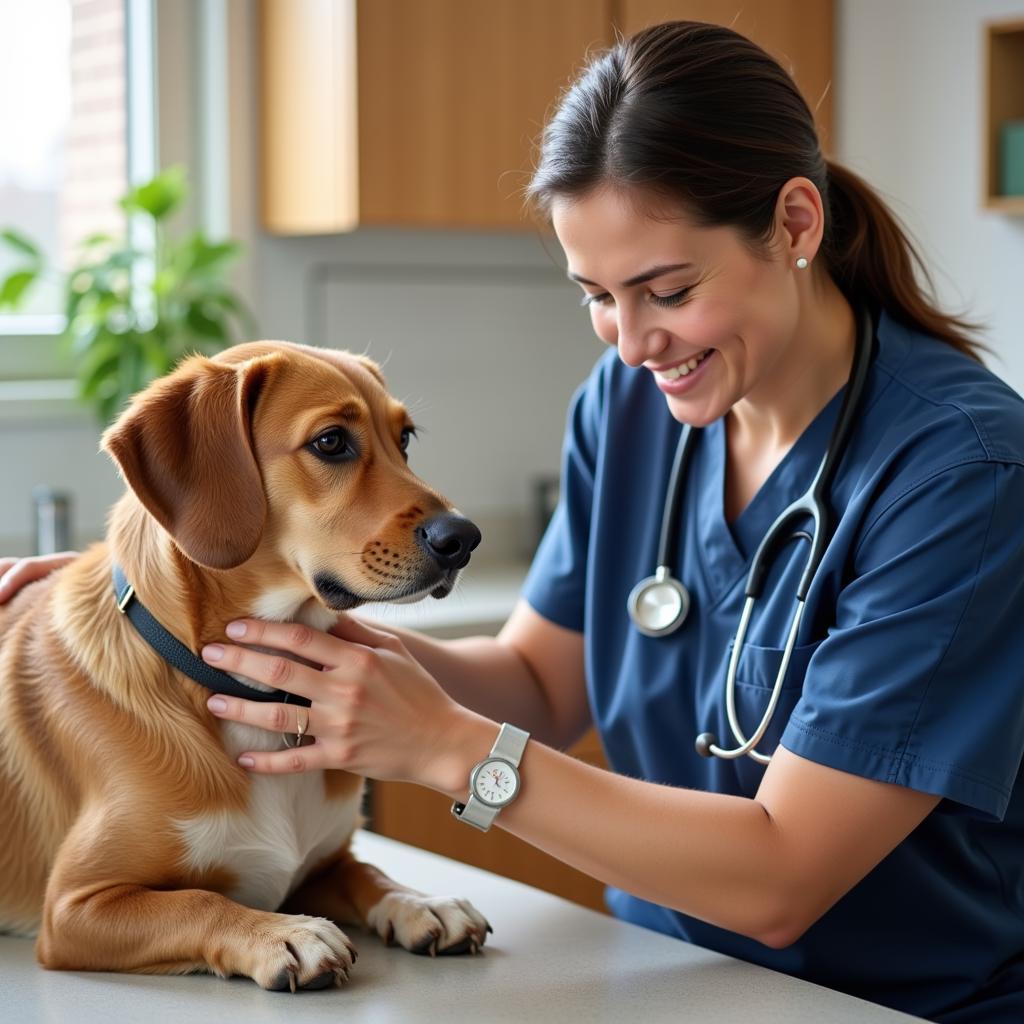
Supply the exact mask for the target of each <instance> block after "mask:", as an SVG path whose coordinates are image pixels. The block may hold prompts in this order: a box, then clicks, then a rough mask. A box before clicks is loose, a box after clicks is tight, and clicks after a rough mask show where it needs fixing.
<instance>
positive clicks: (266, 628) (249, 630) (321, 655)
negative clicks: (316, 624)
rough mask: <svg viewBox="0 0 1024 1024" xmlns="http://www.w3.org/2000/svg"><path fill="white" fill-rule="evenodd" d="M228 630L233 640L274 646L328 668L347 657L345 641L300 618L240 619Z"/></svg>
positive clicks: (232, 623) (259, 645)
mask: <svg viewBox="0 0 1024 1024" xmlns="http://www.w3.org/2000/svg"><path fill="white" fill-rule="evenodd" d="M225 632H226V633H227V635H228V636H229V637H230V638H231V639H232V640H238V641H239V642H240V643H243V644H247V645H251V646H253V647H273V648H275V649H277V650H281V651H287V652H288V653H289V654H295V655H298V656H299V657H300V658H303V659H305V660H306V661H311V662H315V663H316V664H317V665H324V666H325V667H328V668H333V667H334V666H335V665H337V664H338V662H339V660H340V659H341V658H342V657H344V650H343V647H342V645H341V644H339V643H337V642H336V641H335V639H334V638H333V637H332V636H330V634H328V633H321V632H320V630H318V629H313V628H311V627H310V626H306V625H304V624H303V623H301V622H267V621H266V620H264V619H239V620H238V621H236V622H229V623H228V625H227V628H226V630H225ZM218 667H220V666H218ZM240 671H241V670H240ZM252 678H256V677H255V676H254V677H252ZM260 681H261V682H263V680H260Z"/></svg>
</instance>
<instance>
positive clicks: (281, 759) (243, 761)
mask: <svg viewBox="0 0 1024 1024" xmlns="http://www.w3.org/2000/svg"><path fill="white" fill-rule="evenodd" d="M238 763H239V764H240V765H241V766H242V767H243V768H245V769H247V770H248V771H250V772H261V773H263V774H267V775H295V774H296V773H297V772H312V771H316V770H317V769H325V768H338V767H339V765H338V764H336V763H335V761H333V760H332V759H331V757H330V755H329V754H328V753H327V750H326V749H325V748H324V747H323V746H322V745H321V744H319V743H314V744H312V745H311V746H308V747H296V748H295V749H294V750H275V751H273V752H272V753H269V754H268V753H264V752H260V751H257V752H254V753H252V754H242V756H241V757H240V758H239V759H238Z"/></svg>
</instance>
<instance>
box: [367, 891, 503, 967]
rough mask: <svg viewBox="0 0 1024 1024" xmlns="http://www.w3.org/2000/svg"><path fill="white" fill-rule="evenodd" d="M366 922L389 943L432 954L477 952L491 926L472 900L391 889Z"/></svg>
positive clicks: (371, 911) (373, 908) (415, 951)
mask: <svg viewBox="0 0 1024 1024" xmlns="http://www.w3.org/2000/svg"><path fill="white" fill-rule="evenodd" d="M366 923H367V925H368V926H369V927H370V928H372V929H373V930H374V931H375V932H376V933H377V934H378V935H379V936H380V937H381V938H382V939H383V940H384V941H385V942H386V943H387V944H388V945H389V946H390V945H392V944H394V943H398V945H400V946H404V947H405V948H406V949H408V950H410V951H411V952H413V953H421V954H429V955H430V956H437V955H438V954H439V953H440V954H442V955H452V954H455V953H476V952H478V951H479V950H480V948H481V947H482V946H483V944H484V942H486V941H487V933H488V932H489V931H492V928H491V926H490V925H489V924H488V923H487V921H486V919H485V918H484V917H483V916H482V915H481V914H480V912H479V911H478V910H477V909H476V907H474V906H473V904H472V903H470V902H469V900H456V899H443V898H441V897H437V896H423V895H421V894H419V893H414V892H391V893H388V894H387V895H386V896H385V897H384V898H383V899H382V900H381V901H380V902H379V903H377V904H376V905H375V906H373V907H372V908H371V909H370V912H369V913H368V914H367V915H366Z"/></svg>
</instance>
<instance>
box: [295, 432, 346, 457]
mask: <svg viewBox="0 0 1024 1024" xmlns="http://www.w3.org/2000/svg"><path fill="white" fill-rule="evenodd" d="M307 447H308V448H309V449H310V450H311V451H312V452H313V454H314V455H318V456H319V457H320V458H322V459H326V460H327V461H329V462H342V461H344V460H346V459H352V458H355V456H356V454H357V453H356V450H355V448H354V447H353V446H352V442H351V441H350V440H349V438H348V435H347V434H346V433H345V432H344V431H343V430H337V429H333V430H325V431H324V432H323V433H322V434H321V435H320V436H319V437H316V438H314V439H313V440H312V441H310V442H309V444H308V446H307Z"/></svg>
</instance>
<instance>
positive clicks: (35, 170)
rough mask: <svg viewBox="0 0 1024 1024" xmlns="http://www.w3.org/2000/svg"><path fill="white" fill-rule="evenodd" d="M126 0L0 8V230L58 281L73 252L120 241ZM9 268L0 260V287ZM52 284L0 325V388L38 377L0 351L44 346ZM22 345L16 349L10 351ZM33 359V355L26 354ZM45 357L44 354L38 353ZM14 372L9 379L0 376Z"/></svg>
mask: <svg viewBox="0 0 1024 1024" xmlns="http://www.w3.org/2000/svg"><path fill="white" fill-rule="evenodd" d="M125 6H126V0H31V2H28V3H26V2H25V0H0V138H2V139H3V140H4V141H3V145H2V146H0V228H2V227H13V228H15V229H16V230H18V231H20V232H22V233H24V234H25V235H27V236H28V237H29V238H30V239H32V240H33V241H34V242H35V243H37V244H38V245H40V247H41V248H42V249H43V250H44V251H45V253H46V257H47V264H48V265H49V266H50V267H54V268H57V269H58V270H66V269H67V268H68V267H69V266H70V265H71V264H72V263H73V262H74V260H75V250H76V247H77V245H78V243H79V242H80V241H81V240H82V239H83V238H85V237H86V236H88V235H90V234H93V233H96V232H106V233H111V234H114V235H120V234H122V233H123V231H124V218H123V217H122V216H121V215H120V211H119V208H118V206H117V199H118V197H120V196H121V195H122V194H123V193H124V191H125V190H126V187H127V186H126V182H127V172H126V168H127V159H126V149H127V130H126V124H127V116H126V97H127V85H126V82H127V79H126V45H125V39H126V32H125V27H126V26H125V17H126V12H125ZM17 262H18V257H17V256H16V255H13V254H12V253H10V251H9V250H8V249H7V247H6V246H4V247H3V248H0V277H6V276H7V274H8V273H9V272H10V270H11V269H12V268H13V267H14V266H16V265H17ZM62 313H63V280H62V279H60V278H59V277H58V278H47V279H46V280H41V281H38V282H37V283H36V284H35V285H34V287H33V289H32V290H31V291H30V292H29V293H28V294H27V295H26V301H25V302H24V304H23V305H22V306H21V308H20V310H19V312H18V313H16V314H9V313H6V312H5V313H4V314H2V315H0V335H8V336H9V337H7V338H0V347H4V346H6V347H7V349H8V351H6V352H5V353H4V355H3V357H2V358H0V376H8V375H14V376H22V375H23V373H19V372H18V366H19V365H23V366H24V367H25V369H24V373H28V374H29V375H34V374H38V373H41V372H44V371H42V370H40V368H39V364H38V360H37V359H35V358H33V359H31V360H29V361H28V362H26V363H24V364H19V362H18V360H19V357H18V356H17V355H16V354H15V353H13V352H12V351H11V348H12V347H17V346H18V345H19V342H18V341H17V339H18V338H21V337H24V336H26V335H36V336H38V335H50V336H52V335H55V334H57V333H59V331H60V330H61V328H62V322H63V317H62ZM21 344H22V345H24V343H23V342H22V343H21ZM35 347H36V350H37V353H38V351H39V345H38V344H36V346H35ZM43 348H44V349H45V348H46V346H43ZM12 365H13V367H14V369H13V370H12V369H11V367H12Z"/></svg>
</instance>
